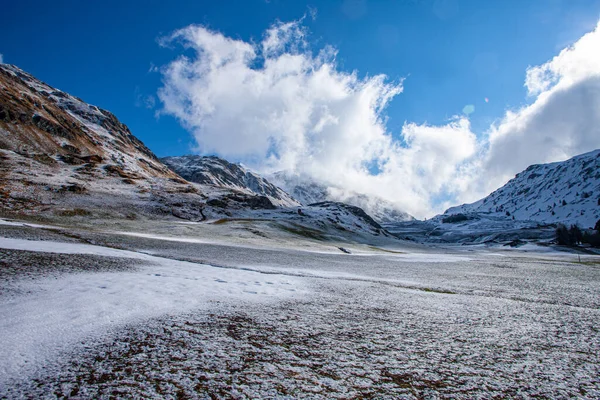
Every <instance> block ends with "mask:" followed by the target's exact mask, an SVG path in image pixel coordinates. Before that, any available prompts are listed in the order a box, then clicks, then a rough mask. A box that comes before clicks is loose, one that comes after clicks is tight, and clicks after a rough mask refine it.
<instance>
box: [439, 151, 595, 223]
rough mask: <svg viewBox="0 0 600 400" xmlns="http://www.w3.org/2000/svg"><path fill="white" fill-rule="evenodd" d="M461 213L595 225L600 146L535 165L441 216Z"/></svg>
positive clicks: (541, 221)
mask: <svg viewBox="0 0 600 400" xmlns="http://www.w3.org/2000/svg"><path fill="white" fill-rule="evenodd" d="M459 213H462V214H472V213H476V214H483V215H489V216H494V217H500V216H504V217H508V218H511V219H514V220H521V221H524V220H531V221H536V222H539V223H543V224H555V223H559V222H560V223H564V224H578V225H579V226H580V227H582V228H589V227H593V226H594V224H595V223H596V221H597V220H598V219H600V150H594V151H591V152H589V153H585V154H581V155H578V156H576V157H573V158H571V159H569V160H566V161H562V162H555V163H550V164H536V165H532V166H530V167H528V168H527V169H526V170H524V171H523V172H520V173H519V174H517V175H516V176H515V177H514V178H513V179H511V180H510V181H509V182H508V183H506V185H504V186H502V187H501V188H499V189H498V190H496V191H494V192H493V193H491V194H490V195H489V196H487V197H485V198H483V199H481V200H479V201H476V202H474V203H472V204H463V205H461V206H458V207H452V208H450V209H448V210H447V211H446V212H445V213H444V214H443V215H442V216H440V218H441V219H443V218H445V217H447V216H449V215H453V214H459Z"/></svg>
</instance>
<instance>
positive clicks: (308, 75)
mask: <svg viewBox="0 0 600 400" xmlns="http://www.w3.org/2000/svg"><path fill="white" fill-rule="evenodd" d="M599 36H600V28H596V30H595V31H594V32H592V33H590V34H588V35H586V36H584V37H583V38H582V39H581V40H579V41H578V42H577V43H576V44H575V45H573V46H572V47H570V48H569V49H566V50H564V51H563V52H561V53H560V54H559V55H558V56H557V57H555V58H554V59H553V60H551V61H549V62H548V63H546V64H544V65H540V66H537V67H532V68H529V70H528V71H527V76H526V83H525V84H526V87H527V89H528V92H529V94H530V96H531V99H532V101H531V104H530V105H528V106H526V107H523V108H522V109H520V110H516V111H511V112H507V113H506V115H505V116H504V117H503V118H502V119H501V120H500V121H498V122H497V123H496V124H494V125H493V126H491V127H490V129H489V131H488V132H486V133H485V134H483V135H480V139H478V138H477V136H476V135H475V134H474V133H473V132H472V130H471V126H470V123H469V120H468V116H465V115H463V116H457V117H454V118H453V119H451V120H450V121H448V123H447V124H445V125H442V126H431V125H427V124H415V123H410V122H407V123H405V124H404V126H403V128H402V130H401V132H397V133H396V134H395V135H394V136H392V134H391V133H390V132H389V131H388V130H387V128H386V117H385V109H386V106H387V105H388V104H389V102H390V101H392V100H393V98H394V97H395V96H397V95H399V94H400V93H401V92H402V90H403V86H402V81H396V82H393V81H390V80H388V79H387V77H386V76H384V75H372V76H360V75H359V73H358V72H356V71H353V72H347V71H343V70H341V69H340V68H338V66H337V63H336V56H337V53H336V50H335V49H333V48H331V47H327V46H326V47H324V48H323V49H321V50H320V51H318V52H312V51H311V50H310V46H309V45H308V43H307V32H306V30H305V28H304V27H303V26H302V23H301V21H293V22H287V23H276V24H275V25H273V26H272V27H271V28H269V29H268V30H267V31H266V32H265V34H264V36H263V37H262V39H261V40H259V41H257V42H246V41H243V40H239V39H232V38H229V37H226V36H224V35H222V34H221V33H219V32H215V31H211V30H209V29H207V28H205V27H203V26H197V25H193V26H189V27H186V28H184V29H181V30H179V31H176V32H174V33H173V34H172V35H171V36H170V37H168V38H166V39H165V40H163V41H162V43H163V44H168V45H171V44H173V43H180V44H182V45H183V46H184V47H185V49H186V51H185V54H186V55H182V56H180V57H179V58H177V59H175V60H174V61H172V62H171V63H170V64H168V65H166V66H165V67H163V68H162V69H161V71H162V74H163V85H162V87H161V88H160V90H159V92H158V97H159V99H160V100H161V102H162V104H163V108H162V111H161V112H162V113H164V114H169V115H173V116H175V117H176V118H178V119H179V121H180V122H181V124H182V125H183V126H184V127H186V128H187V129H188V130H189V131H190V132H191V133H192V134H193V136H194V138H195V140H196V143H197V148H196V149H195V151H197V152H199V153H217V154H219V155H222V156H224V157H227V158H230V159H233V160H237V161H243V162H244V163H245V164H246V165H249V166H250V167H252V168H254V169H256V170H258V171H260V172H263V173H269V172H275V171H280V170H283V171H288V172H291V173H294V174H299V175H304V176H309V177H311V178H312V179H315V180H317V181H319V182H321V183H323V184H326V185H328V186H330V187H332V188H334V189H335V190H332V192H334V193H337V194H338V195H339V196H340V198H341V199H343V197H344V196H348V195H350V194H351V193H363V194H370V195H377V196H379V197H382V198H384V199H386V200H389V201H391V202H393V203H395V204H396V205H397V206H398V207H399V208H401V209H403V210H405V211H407V212H409V213H411V214H413V215H415V216H417V217H424V216H430V215H431V214H432V213H434V212H439V211H441V210H442V209H443V207H446V206H449V205H452V204H455V203H456V202H460V201H464V200H476V199H477V198H478V197H480V196H482V195H485V194H487V193H489V191H491V190H493V189H495V188H496V187H497V185H500V184H502V183H504V182H505V181H506V180H507V179H508V178H510V177H511V176H512V175H514V174H515V173H517V172H519V171H520V170H521V169H523V168H524V167H526V166H527V165H529V164H531V163H536V162H546V161H554V160H557V159H564V158H566V157H568V156H572V155H575V154H577V153H580V152H583V151H587V150H592V149H593V148H595V147H600V132H598V129H599V128H598V127H600V123H599V122H600V121H599V118H600V108H599V99H600V92H599V83H598V79H599V77H598V73H599V72H600V66H599V65H598V57H600V55H596V52H595V51H591V50H590V49H598V48H600V41H599ZM494 185H496V186H494Z"/></svg>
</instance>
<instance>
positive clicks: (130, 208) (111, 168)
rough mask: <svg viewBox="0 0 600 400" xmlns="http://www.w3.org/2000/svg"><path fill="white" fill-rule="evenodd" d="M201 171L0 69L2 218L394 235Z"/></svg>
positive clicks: (238, 177) (228, 173)
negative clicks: (167, 159)
mask: <svg viewBox="0 0 600 400" xmlns="http://www.w3.org/2000/svg"><path fill="white" fill-rule="evenodd" d="M183 160H185V158H179V160H178V162H179V164H182V165H188V164H186V163H184V161H183ZM171 161H172V162H171V163H170V164H171V166H172V167H173V165H175V164H176V162H175V161H174V159H171ZM194 161H195V160H194V158H188V159H187V160H186V162H188V163H189V165H192V164H194ZM202 165H203V166H198V165H196V166H195V167H194V168H190V170H189V171H188V172H189V175H188V174H186V176H189V177H190V179H195V180H197V181H198V182H199V183H194V182H189V181H187V180H185V179H183V178H182V177H181V176H179V175H178V174H177V173H176V172H173V171H172V170H171V169H170V168H169V167H167V166H166V165H165V164H163V163H162V162H161V161H160V160H159V159H158V158H157V157H156V156H155V155H154V154H153V153H152V151H150V150H149V149H148V148H147V147H146V146H145V145H144V144H143V143H142V142H141V141H140V140H138V139H137V138H136V137H135V136H133V134H132V133H131V132H130V131H129V129H128V128H127V126H125V125H124V124H123V123H121V122H120V121H119V120H118V119H117V118H116V117H115V116H114V115H113V114H111V113H110V112H108V111H106V110H102V109H100V108H98V107H96V106H94V105H90V104H88V103H85V102H84V101H83V100H81V99H79V98H77V97H75V96H72V95H70V94H68V93H65V92H63V91H61V90H58V89H56V88H53V87H51V86H49V85H47V84H45V83H44V82H41V81H40V80H38V79H36V78H35V77H33V76H32V75H30V74H28V73H26V72H24V71H22V70H21V69H19V68H17V67H15V66H12V65H7V64H0V199H1V201H0V215H3V216H9V217H11V216H13V217H17V218H21V217H24V216H27V215H33V216H36V217H44V218H49V219H52V220H54V219H58V220H59V221H60V222H61V223H62V222H64V220H65V219H68V218H79V219H81V220H82V221H86V222H87V221H89V220H90V219H91V218H94V219H100V220H108V219H119V218H126V219H128V220H136V219H138V218H139V219H142V220H144V219H162V218H178V219H185V220H191V221H196V222H200V221H204V222H206V223H214V224H219V225H224V226H231V228H230V230H231V232H251V233H252V234H253V235H258V236H260V237H266V235H265V233H264V232H265V231H269V232H273V231H277V232H280V233H281V234H285V235H288V234H292V235H296V236H303V237H307V238H314V239H328V238H333V239H336V240H337V239H338V238H344V240H353V241H354V240H364V241H369V242H370V241H371V240H372V239H373V237H374V236H380V237H386V236H387V235H388V234H387V232H385V230H383V229H381V227H380V226H379V225H378V224H377V223H374V221H373V220H372V219H371V218H370V217H369V216H368V215H366V214H365V213H364V212H363V211H362V210H360V209H357V208H353V207H348V206H347V205H344V204H337V203H327V204H320V205H315V206H311V207H305V206H302V209H301V210H300V211H299V210H297V209H295V207H296V206H298V205H299V203H298V202H296V201H295V200H294V199H293V198H292V197H291V196H289V195H288V194H287V193H285V192H284V191H283V190H281V189H279V188H277V187H276V186H274V185H272V184H271V183H269V182H268V181H266V180H265V179H263V178H261V177H260V176H258V175H256V174H254V173H252V172H250V171H247V170H245V169H244V168H243V167H241V166H237V165H234V164H230V163H228V162H226V161H224V160H219V159H216V158H206V159H205V162H204V164H202ZM177 169H178V170H179V168H177ZM278 205H280V206H286V207H285V208H284V207H277V206H278ZM289 207H294V209H290V208H289ZM233 234H236V233H233ZM361 237H362V239H359V238H361Z"/></svg>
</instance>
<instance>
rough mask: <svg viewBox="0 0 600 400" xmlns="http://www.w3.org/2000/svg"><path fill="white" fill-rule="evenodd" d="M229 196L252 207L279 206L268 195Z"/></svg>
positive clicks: (266, 208)
mask: <svg viewBox="0 0 600 400" xmlns="http://www.w3.org/2000/svg"><path fill="white" fill-rule="evenodd" d="M229 198H230V199H231V200H233V201H235V202H237V203H240V204H242V205H244V206H245V207H248V208H252V209H265V210H273V209H275V208H277V207H276V206H275V205H274V204H273V203H271V200H269V198H268V197H267V196H230V197H229Z"/></svg>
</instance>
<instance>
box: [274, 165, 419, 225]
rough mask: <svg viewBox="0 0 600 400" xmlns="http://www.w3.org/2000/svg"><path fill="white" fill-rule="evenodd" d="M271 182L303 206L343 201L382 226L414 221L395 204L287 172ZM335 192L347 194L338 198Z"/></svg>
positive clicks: (275, 175)
mask: <svg viewBox="0 0 600 400" xmlns="http://www.w3.org/2000/svg"><path fill="white" fill-rule="evenodd" d="M268 178H269V180H270V181H271V182H273V183H275V184H276V185H277V186H279V187H281V188H283V189H284V190H285V191H286V192H288V193H289V194H291V195H292V196H293V197H294V198H295V199H297V200H298V201H300V202H301V203H302V204H312V203H318V202H322V201H341V202H344V203H346V204H350V205H353V206H355V207H360V208H362V209H363V210H365V212H367V213H368V214H369V215H370V216H371V217H373V219H375V220H376V221H377V222H379V223H380V224H386V223H393V222H404V221H412V220H414V217H413V216H412V215H410V214H408V213H406V212H404V211H402V210H400V209H399V208H398V206H397V205H395V204H394V203H392V202H390V201H387V200H385V199H382V198H381V197H377V196H373V195H365V194H360V193H348V191H347V190H344V189H343V188H337V189H340V190H337V191H336V190H331V189H330V187H329V186H327V185H325V184H322V183H319V182H316V181H315V180H314V179H311V178H309V177H302V176H299V175H296V174H290V173H286V172H277V173H275V174H273V175H270V176H269V177H268ZM333 189H335V188H333ZM334 192H340V193H345V194H344V196H336V195H335V194H334Z"/></svg>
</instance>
